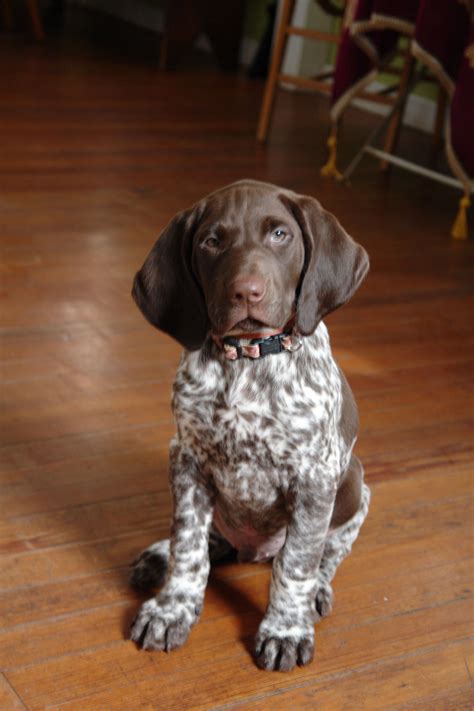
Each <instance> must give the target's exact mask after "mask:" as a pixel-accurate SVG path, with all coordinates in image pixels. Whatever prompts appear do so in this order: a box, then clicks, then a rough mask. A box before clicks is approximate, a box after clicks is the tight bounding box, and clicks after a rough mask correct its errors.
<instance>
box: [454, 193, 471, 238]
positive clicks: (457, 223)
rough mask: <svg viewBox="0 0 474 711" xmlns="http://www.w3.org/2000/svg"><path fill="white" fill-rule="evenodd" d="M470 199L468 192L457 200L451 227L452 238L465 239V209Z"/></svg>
mask: <svg viewBox="0 0 474 711" xmlns="http://www.w3.org/2000/svg"><path fill="white" fill-rule="evenodd" d="M470 204H471V201H470V199H469V193H465V194H464V195H463V197H462V198H461V199H460V201H459V210H458V214H457V215H456V219H455V220H454V222H453V226H452V227H451V237H454V239H467V210H468V207H469V206H470Z"/></svg>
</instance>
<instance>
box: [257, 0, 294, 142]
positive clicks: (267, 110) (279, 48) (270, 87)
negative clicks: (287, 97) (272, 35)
mask: <svg viewBox="0 0 474 711" xmlns="http://www.w3.org/2000/svg"><path fill="white" fill-rule="evenodd" d="M294 6H295V0H284V2H283V7H282V9H281V14H280V21H279V25H278V29H277V35H276V39H275V46H274V49H273V53H272V61H271V65H270V72H269V74H268V78H267V82H266V84H265V92H264V95H263V100H262V108H261V110H260V118H259V121H258V129H257V140H258V141H261V142H262V143H263V142H264V141H266V140H267V136H268V128H269V125H270V119H271V115H272V110H273V104H274V101H275V91H276V86H277V83H278V74H279V73H280V67H281V64H282V61H283V53H284V51H285V47H286V42H287V39H288V35H287V33H286V28H287V27H288V25H289V24H290V20H291V16H292V14H293V8H294Z"/></svg>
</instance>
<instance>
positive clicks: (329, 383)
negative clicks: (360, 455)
mask: <svg viewBox="0 0 474 711" xmlns="http://www.w3.org/2000/svg"><path fill="white" fill-rule="evenodd" d="M368 266H369V260H368V257H367V254H366V252H365V250H364V249H363V248H362V247H361V246H360V245H358V244H356V243H355V242H354V241H353V240H352V239H351V238H350V237H349V236H348V234H347V233H346V232H345V231H344V229H343V228H342V227H341V225H340V224H339V222H338V221H337V220H336V218H335V217H334V216H333V215H331V214H330V213H328V212H326V211H325V210H324V209H323V208H322V207H321V205H320V204H319V202H317V200H315V199H314V198H311V197H306V196H302V195H297V194H295V193H293V192H291V191H289V190H284V189H282V188H278V187H276V186H274V185H269V184H266V183H260V182H256V181H252V180H244V181H241V182H237V183H234V184H232V185H229V186H227V187H225V188H223V189H221V190H218V191H217V192H214V193H212V194H211V195H209V196H208V197H206V198H204V199H203V200H201V201H200V202H198V203H197V204H196V205H194V207H192V208H190V209H188V210H185V211H184V212H181V213H180V214H178V215H176V217H174V219H173V220H172V221H171V222H170V223H169V225H168V226H167V227H166V229H165V230H164V232H163V233H162V234H161V236H160V238H159V239H158V241H157V242H156V244H155V245H154V247H153V249H152V250H151V252H150V254H149V256H148V257H147V259H146V261H145V263H144V265H143V267H142V268H141V269H140V271H139V272H138V273H137V275H136V277H135V282H134V286H133V296H134V298H135V301H136V303H137V304H138V307H139V308H140V310H141V311H142V312H143V314H144V315H145V317H146V318H147V319H148V321H150V323H152V324H153V325H154V326H156V328H158V329H160V330H162V331H164V332H166V333H168V334H170V335H171V336H172V337H173V338H175V339H176V340H178V341H179V342H180V343H181V344H182V345H183V346H184V349H185V350H184V353H183V355H182V357H181V361H180V365H179V368H178V372H177V376H176V380H175V383H174V389H173V400H172V407H173V412H174V416H175V418H176V425H177V434H176V437H175V438H174V439H173V440H172V442H171V447H170V484H171V491H172V497H173V519H172V527H171V536H170V539H169V541H168V540H165V541H159V542H158V543H155V544H154V545H152V546H150V548H148V549H147V550H146V551H144V553H143V554H142V555H141V556H140V557H139V558H138V560H137V561H136V562H135V567H134V571H133V574H132V580H133V582H134V583H135V584H137V585H140V586H142V587H146V586H154V585H156V586H158V585H160V584H161V583H163V586H162V588H161V590H160V592H159V593H158V595H157V596H156V597H153V598H151V599H150V600H148V601H147V602H145V603H144V604H143V605H142V607H141V609H140V611H139V613H138V615H137V617H136V619H135V620H134V622H133V624H132V630H131V638H132V639H133V640H134V641H136V642H138V643H139V644H140V645H141V646H142V647H143V648H144V649H162V650H166V651H169V650H172V649H175V648H176V647H179V646H180V645H182V644H183V642H185V640H186V639H187V637H188V635H189V632H190V630H191V628H192V626H193V625H194V624H195V623H196V622H197V620H198V619H199V615H200V613H201V610H202V605H203V599H204V592H205V588H206V583H207V579H208V575H209V568H210V561H212V560H216V559H218V558H220V557H222V556H224V555H226V554H227V553H229V551H232V550H234V551H237V553H238V556H239V559H240V560H245V561H265V560H270V559H273V563H272V579H271V585H270V593H269V602H268V606H267V609H266V612H265V615H264V617H263V620H262V621H261V624H260V627H259V629H258V633H257V636H256V642H255V656H256V661H257V664H258V665H259V666H260V667H262V668H263V669H269V670H273V669H275V670H282V671H286V670H290V669H292V668H293V667H294V666H295V665H296V664H299V665H303V664H307V663H308V662H309V661H310V660H311V659H312V658H313V651H314V622H315V620H317V619H318V618H319V617H321V616H323V615H327V614H328V613H329V612H330V610H331V608H332V600H333V592H332V587H331V581H332V579H333V577H334V574H335V572H336V568H337V566H338V565H339V563H340V562H341V561H342V559H343V558H344V557H345V556H346V555H347V554H348V553H349V552H350V550H351V546H352V544H353V542H354V541H355V539H356V538H357V535H358V533H359V529H360V527H361V525H362V523H363V521H364V519H365V517H366V515H367V510H368V506H369V499H370V493H369V489H368V487H367V486H366V485H365V484H364V483H363V469H362V465H361V463H360V461H359V460H358V459H357V457H356V456H355V455H354V454H353V452H352V450H353V447H354V443H355V441H356V436H357V429H358V416H357V409H356V405H355V402H354V398H353V395H352V392H351V390H350V388H349V386H348V384H347V381H346V379H345V377H344V375H343V374H342V372H341V371H340V369H339V368H338V366H337V365H336V363H335V361H334V359H333V357H332V354H331V348H330V344H329V338H328V333H327V330H326V326H325V325H324V323H323V322H322V318H323V317H324V316H325V315H326V314H328V313H330V312H331V311H333V310H334V309H336V308H338V307H339V306H341V305H342V304H344V303H345V302H346V301H348V299H350V297H351V296H352V294H353V293H354V292H355V291H356V289H357V288H358V286H359V285H360V283H361V282H362V280H363V278H364V277H365V275H366V273H367V270H368Z"/></svg>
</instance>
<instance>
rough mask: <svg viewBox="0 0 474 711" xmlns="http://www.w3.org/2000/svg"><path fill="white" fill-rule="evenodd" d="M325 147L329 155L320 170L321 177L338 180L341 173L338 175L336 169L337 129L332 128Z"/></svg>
mask: <svg viewBox="0 0 474 711" xmlns="http://www.w3.org/2000/svg"><path fill="white" fill-rule="evenodd" d="M327 147H328V149H329V155H328V160H327V163H326V165H324V166H323V167H322V168H321V175H323V176H324V177H326V178H337V179H338V180H340V179H341V178H342V173H340V172H339V171H338V169H337V167H336V157H337V129H336V128H333V129H332V131H331V133H330V135H329V138H328V142H327Z"/></svg>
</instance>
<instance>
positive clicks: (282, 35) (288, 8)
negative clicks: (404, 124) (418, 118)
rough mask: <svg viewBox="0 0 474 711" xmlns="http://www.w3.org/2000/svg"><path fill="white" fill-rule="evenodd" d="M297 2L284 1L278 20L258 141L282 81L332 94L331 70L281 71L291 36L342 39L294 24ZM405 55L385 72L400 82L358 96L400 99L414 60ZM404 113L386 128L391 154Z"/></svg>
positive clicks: (334, 11)
mask: <svg viewBox="0 0 474 711" xmlns="http://www.w3.org/2000/svg"><path fill="white" fill-rule="evenodd" d="M295 1H296V0H283V2H282V6H281V12H280V17H279V23H278V27H277V28H276V34H275V42H274V46H273V53H272V61H271V65H270V71H269V74H268V78H267V82H266V86H265V92H264V96H263V100H262V106H261V110H260V117H259V122H258V128H257V140H259V141H261V142H264V141H266V140H267V136H268V130H269V127H270V121H271V117H272V113H273V108H274V103H275V94H276V89H277V85H278V83H279V82H284V83H285V84H290V85H294V86H299V87H302V88H304V89H313V90H314V91H319V92H323V93H325V94H330V93H331V89H332V85H331V82H328V81H327V79H330V78H331V77H332V76H333V72H332V71H329V72H328V71H326V72H321V73H319V74H317V75H316V76H313V77H302V76H297V75H293V74H283V73H282V72H281V66H282V63H283V58H284V52H285V49H286V44H287V41H288V38H289V37H291V36H297V37H304V38H307V39H310V40H315V41H317V42H329V43H333V44H339V42H340V36H341V31H339V32H323V31H321V30H318V29H308V28H303V27H296V26H295V25H292V24H291V21H292V17H293V10H294V7H295ZM319 5H320V6H321V7H322V8H323V9H324V10H325V11H326V12H328V13H329V14H331V15H333V16H337V15H339V16H342V17H343V16H344V13H345V10H344V9H342V10H341V9H340V8H339V7H337V6H333V5H332V3H331V0H321V1H320V2H319ZM342 26H343V22H342V23H341V27H342ZM403 56H404V63H403V67H402V68H397V67H390V66H388V67H384V71H385V72H386V73H388V74H393V75H396V76H397V81H396V83H395V84H394V85H392V86H388V87H385V88H384V89H383V90H382V91H380V92H369V91H361V92H359V93H358V97H359V98H361V99H365V100H367V101H372V102H375V103H378V104H384V105H387V106H393V105H394V104H395V102H396V101H397V98H398V97H399V96H401V95H403V93H404V91H405V89H406V86H407V83H408V81H409V78H410V75H411V72H412V67H413V60H412V57H411V55H409V53H408V52H404V53H403ZM394 94H395V95H394ZM402 114H403V107H402V108H401V109H400V110H399V111H397V112H396V113H395V114H394V116H393V118H392V121H391V123H390V125H389V127H388V129H387V134H386V139H385V146H384V148H385V150H386V151H387V152H389V153H391V152H392V151H393V150H394V148H395V145H396V142H397V137H398V132H399V129H400V124H401V120H402ZM387 166H388V164H387V163H386V162H383V163H382V164H381V168H383V169H386V168H387Z"/></svg>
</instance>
